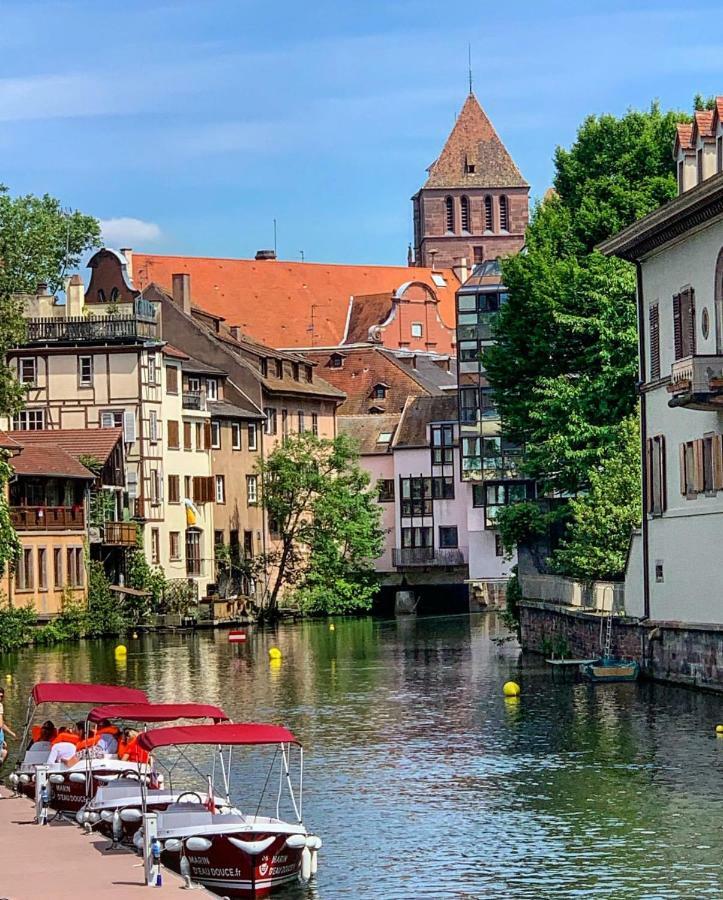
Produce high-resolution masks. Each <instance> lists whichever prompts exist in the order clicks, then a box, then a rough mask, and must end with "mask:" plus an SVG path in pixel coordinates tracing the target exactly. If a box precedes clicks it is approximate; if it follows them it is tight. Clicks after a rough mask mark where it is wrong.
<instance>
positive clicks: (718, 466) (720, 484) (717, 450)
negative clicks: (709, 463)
mask: <svg viewBox="0 0 723 900" xmlns="http://www.w3.org/2000/svg"><path fill="white" fill-rule="evenodd" d="M713 488H714V489H715V490H716V491H720V490H723V435H720V434H714V435H713Z"/></svg>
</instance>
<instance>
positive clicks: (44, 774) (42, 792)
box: [35, 766, 50, 825]
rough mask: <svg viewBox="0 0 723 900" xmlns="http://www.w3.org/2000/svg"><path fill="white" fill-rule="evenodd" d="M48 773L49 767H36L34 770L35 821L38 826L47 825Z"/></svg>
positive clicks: (48, 801) (48, 800)
mask: <svg viewBox="0 0 723 900" xmlns="http://www.w3.org/2000/svg"><path fill="white" fill-rule="evenodd" d="M49 771H50V766H37V767H36V769H35V821H36V822H37V823H38V825H47V824H48V804H49V803H50V787H49V784H48V772H49Z"/></svg>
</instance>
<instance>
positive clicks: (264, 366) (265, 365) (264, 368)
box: [259, 356, 269, 378]
mask: <svg viewBox="0 0 723 900" xmlns="http://www.w3.org/2000/svg"><path fill="white" fill-rule="evenodd" d="M259 368H260V369H261V374H262V375H263V376H264V378H267V377H268V374H269V361H268V359H266V357H265V356H264V357H261V359H260V360H259Z"/></svg>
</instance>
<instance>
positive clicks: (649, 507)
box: [645, 438, 653, 513]
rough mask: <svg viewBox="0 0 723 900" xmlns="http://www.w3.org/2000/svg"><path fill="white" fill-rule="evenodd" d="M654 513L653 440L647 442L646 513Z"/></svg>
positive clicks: (648, 439)
mask: <svg viewBox="0 0 723 900" xmlns="http://www.w3.org/2000/svg"><path fill="white" fill-rule="evenodd" d="M652 511H653V439H652V438H647V439H646V441H645V512H646V513H652Z"/></svg>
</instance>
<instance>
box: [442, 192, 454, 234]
mask: <svg viewBox="0 0 723 900" xmlns="http://www.w3.org/2000/svg"><path fill="white" fill-rule="evenodd" d="M444 212H445V222H446V225H447V231H454V200H453V199H452V198H451V197H447V198H446V199H445V201H444Z"/></svg>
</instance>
